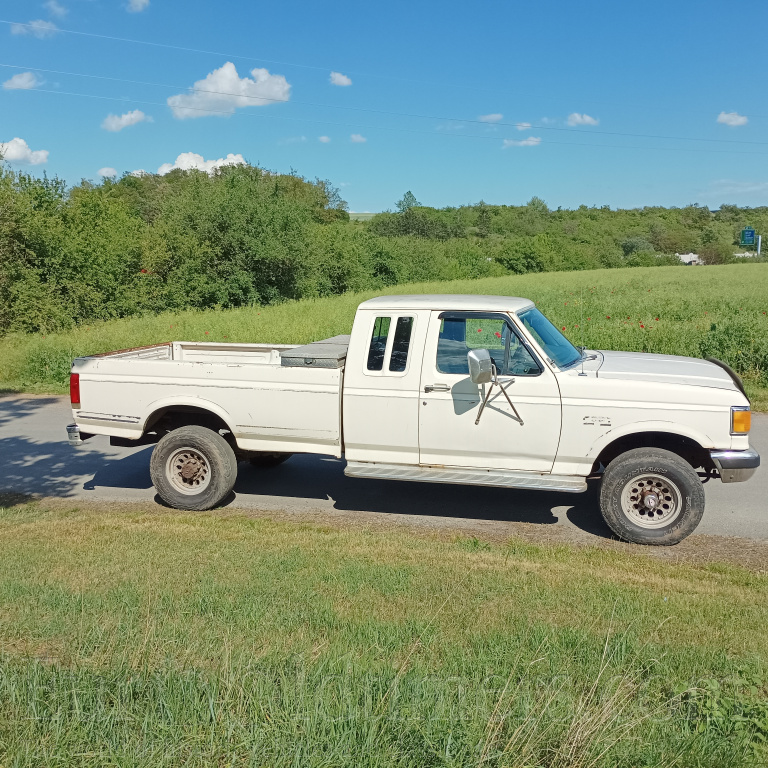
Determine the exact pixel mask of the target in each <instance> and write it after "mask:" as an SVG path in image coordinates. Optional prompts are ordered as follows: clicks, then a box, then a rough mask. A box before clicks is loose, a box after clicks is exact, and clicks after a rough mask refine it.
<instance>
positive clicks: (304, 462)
mask: <svg viewBox="0 0 768 768" xmlns="http://www.w3.org/2000/svg"><path fill="white" fill-rule="evenodd" d="M70 422H71V412H70V410H69V402H68V400H67V399H65V398H60V397H27V396H22V395H12V396H5V397H0V467H2V472H1V473H0V490H1V491H12V492H19V493H30V494H40V495H43V496H56V497H64V498H71V499H89V500H96V501H131V500H138V501H152V500H154V499H155V498H156V495H155V491H154V488H153V487H152V483H151V481H150V477H149V456H150V453H151V451H152V447H151V446H144V447H139V448H113V447H111V446H110V445H109V441H108V438H105V437H95V438H92V439H91V440H89V441H88V442H87V443H85V445H83V446H82V447H80V448H71V447H70V446H69V444H68V443H67V439H66V429H65V427H66V425H67V424H68V423H70ZM751 444H752V445H753V446H754V447H755V448H756V449H757V450H758V451H759V452H760V454H761V455H762V456H763V457H764V461H768V416H766V415H763V414H755V415H754V418H753V429H752V436H751ZM240 467H241V469H240V475H239V477H238V481H237V484H236V485H235V494H236V495H235V497H234V498H233V500H232V501H231V502H230V503H231V506H233V507H245V508H251V509H253V508H256V509H272V510H282V511H285V512H289V513H290V512H302V513H311V512H312V511H314V510H318V511H322V512H325V513H329V512H330V513H333V512H344V513H345V514H349V513H350V512H365V513H369V514H371V513H372V514H375V515H377V516H390V517H392V518H393V519H395V518H396V519H397V520H400V519H401V518H402V516H407V517H408V518H409V519H414V520H415V518H418V519H419V520H422V521H424V520H425V518H441V519H446V518H448V519H451V521H452V522H453V523H455V525H456V526H457V527H461V524H462V521H502V522H509V523H533V524H537V525H541V526H561V527H562V526H564V527H570V528H571V529H578V530H579V531H581V532H583V533H586V534H591V535H595V536H607V535H609V531H608V529H607V528H606V526H605V525H604V523H603V522H602V519H601V517H600V513H599V510H598V507H597V496H596V489H595V488H592V489H590V491H588V492H587V493H583V494H566V493H551V492H535V491H514V490H506V489H500V488H474V487H465V486H455V485H435V484H427V483H402V482H396V481H382V480H362V479H353V478H346V477H344V474H343V468H344V463H343V462H342V461H337V460H335V459H331V458H326V457H322V456H294V457H293V458H292V459H290V460H289V461H287V462H286V463H285V464H283V465H281V466H280V467H277V468H275V469H267V470H265V469H255V468H253V467H251V466H250V465H247V464H241V465H240ZM705 488H706V494H707V508H706V512H705V514H704V520H703V521H702V523H701V525H700V526H699V528H698V530H697V533H698V534H714V535H719V536H739V537H744V538H750V539H763V540H768V469H766V468H765V467H761V468H760V469H759V470H758V472H757V474H756V475H755V476H754V477H753V478H752V479H751V480H750V481H749V482H747V483H739V484H731V485H725V484H723V483H721V482H720V481H711V482H708V483H706V485H705Z"/></svg>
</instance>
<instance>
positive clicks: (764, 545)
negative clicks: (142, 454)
mask: <svg viewBox="0 0 768 768" xmlns="http://www.w3.org/2000/svg"><path fill="white" fill-rule="evenodd" d="M28 504H36V505H39V506H40V507H41V508H43V509H49V510H52V511H66V512H75V511H82V512H86V513H88V512H93V513H99V514H103V513H104V512H105V511H108V512H109V513H110V514H114V515H116V516H117V515H141V514H148V515H158V516H165V515H168V516H172V515H189V514H199V515H213V516H221V517H232V516H240V517H246V518H256V519H264V518H268V519H272V520H279V521H283V522H291V523H297V524H303V525H307V524H308V525H313V526H320V527H328V528H333V529H341V528H357V529H366V530H371V531H386V530H400V531H405V532H407V533H409V534H411V535H414V536H419V537H429V538H438V539H444V540H451V541H452V540H456V539H470V538H476V539H478V540H479V541H482V542H488V543H492V544H498V545H505V544H507V543H509V542H510V540H513V539H516V538H517V539H522V540H524V541H526V542H527V543H530V544H540V545H544V546H567V547H589V548H592V549H604V550H607V551H613V552H621V553H624V554H633V555H639V556H643V557H650V558H653V559H655V560H661V561H665V562H669V563H688V564H694V565H711V564H715V563H719V564H726V565H732V566H739V567H742V568H746V569H748V570H751V571H755V572H757V573H768V541H761V540H754V539H744V538H741V537H738V536H713V535H706V534H701V535H697V534H693V535H692V536H690V537H688V538H687V539H685V541H683V542H681V543H680V544H678V545H676V546H674V547H645V546H641V545H638V544H630V543H628V542H624V541H620V540H618V539H615V538H608V537H603V536H595V535H593V534H590V533H587V532H585V531H581V530H579V529H577V528H570V527H565V526H556V525H551V526H542V525H539V524H535V523H523V522H508V521H497V520H476V519H471V518H457V517H441V516H435V515H410V514H409V515H396V514H395V515H391V514H390V515H382V514H381V513H377V512H366V511H356V512H348V511H341V510H340V511H333V512H328V511H327V510H314V511H309V510H307V511H296V510H293V509H262V508H257V507H235V506H227V507H222V508H220V509H217V510H213V511H211V512H196V513H189V512H179V511H177V510H174V509H169V508H167V507H165V506H163V505H162V504H161V503H155V502H150V503H147V502H141V501H136V502H134V501H127V502H126V501H88V500H83V499H76V500H75V499H62V498H55V497H48V498H46V497H35V496H30V495H25V494H13V493H0V507H18V506H20V505H28Z"/></svg>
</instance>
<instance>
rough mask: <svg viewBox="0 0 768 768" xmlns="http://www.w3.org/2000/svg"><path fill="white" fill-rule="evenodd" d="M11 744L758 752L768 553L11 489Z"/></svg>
mask: <svg viewBox="0 0 768 768" xmlns="http://www.w3.org/2000/svg"><path fill="white" fill-rule="evenodd" d="M0 547H2V552H3V557H2V559H0V606H2V607H1V608H0V765H3V766H6V765H7V766H22V765H34V766H47V765H50V766H53V765H67V766H103V765H107V764H109V765H134V766H153V768H154V767H155V766H177V765H188V766H189V765H200V766H209V765H254V766H350V767H351V766H355V768H358V767H359V766H414V767H416V766H418V767H419V768H423V766H470V765H472V766H494V767H495V766H510V767H511V766H528V767H530V768H534V767H538V766H540V767H541V768H544V767H546V768H555V766H560V767H561V768H566V767H567V768H574V767H577V766H583V767H585V766H595V768H598V767H601V766H611V767H612V768H613V767H615V766H622V767H626V768H629V767H630V766H632V767H633V768H635V767H636V766H646V767H647V766H669V765H676V766H682V768H686V767H687V766H690V767H691V768H693V766H697V767H700V766H708V767H709V766H758V765H764V764H765V761H766V760H767V759H768V751H766V739H768V637H767V636H766V634H765V631H764V630H765V626H766V623H767V622H768V600H766V596H767V595H768V575H766V574H765V573H759V572H750V571H747V570H743V569H740V568H737V567H734V566H724V565H706V566H705V565H700V566H692V565H681V564H671V563H662V562H657V561H654V560H651V559H650V558H647V557H645V556H642V555H631V554H625V553H617V552H612V551H607V550H605V549H588V548H582V549H574V548H570V547H566V546H534V545H529V544H525V543H522V542H521V541H520V540H516V539H513V540H510V541H509V542H507V543H506V544H504V545H500V544H488V543H485V542H482V541H479V540H477V539H457V540H454V541H447V540H437V539H434V538H427V537H418V538H417V537H414V536H412V535H409V534H408V533H406V532H390V531H381V530H378V531H377V530H372V529H365V528H362V527H358V528H355V529H350V528H347V529H341V528H331V527H323V526H318V525H312V524H308V523H306V522H303V523H294V522H288V521H275V520H270V519H264V518H262V519H255V518H249V517H247V516H245V515H243V514H233V513H227V512H219V513H205V514H194V515H192V514H183V513H178V512H170V511H156V510H154V511H153V510H148V509H142V508H141V507H136V508H131V510H129V511H120V512H115V511H109V510H99V509H98V508H93V507H90V508H87V509H77V508H74V507H73V508H72V509H69V510H67V509H65V508H62V507H60V506H59V507H56V508H47V507H46V506H45V504H44V503H32V504H26V505H25V504H21V505H18V506H15V507H10V508H4V509H0Z"/></svg>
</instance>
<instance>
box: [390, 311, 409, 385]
mask: <svg viewBox="0 0 768 768" xmlns="http://www.w3.org/2000/svg"><path fill="white" fill-rule="evenodd" d="M412 330H413V318H412V317H398V318H397V323H396V324H395V337H394V339H393V341H392V354H391V355H390V357H389V370H390V371H393V372H396V373H402V372H403V371H404V370H405V368H406V365H407V363H408V349H409V348H410V346H411V331H412Z"/></svg>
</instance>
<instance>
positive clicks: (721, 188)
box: [699, 179, 768, 201]
mask: <svg viewBox="0 0 768 768" xmlns="http://www.w3.org/2000/svg"><path fill="white" fill-rule="evenodd" d="M743 195H759V196H761V198H764V197H765V196H766V195H768V181H738V180H736V179H718V180H717V181H713V182H712V183H711V184H710V185H709V189H706V190H704V191H702V192H700V193H699V196H700V197H702V198H706V199H709V200H711V199H714V198H717V199H718V200H720V201H722V200H723V199H724V198H725V199H727V198H730V197H741V196H743Z"/></svg>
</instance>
